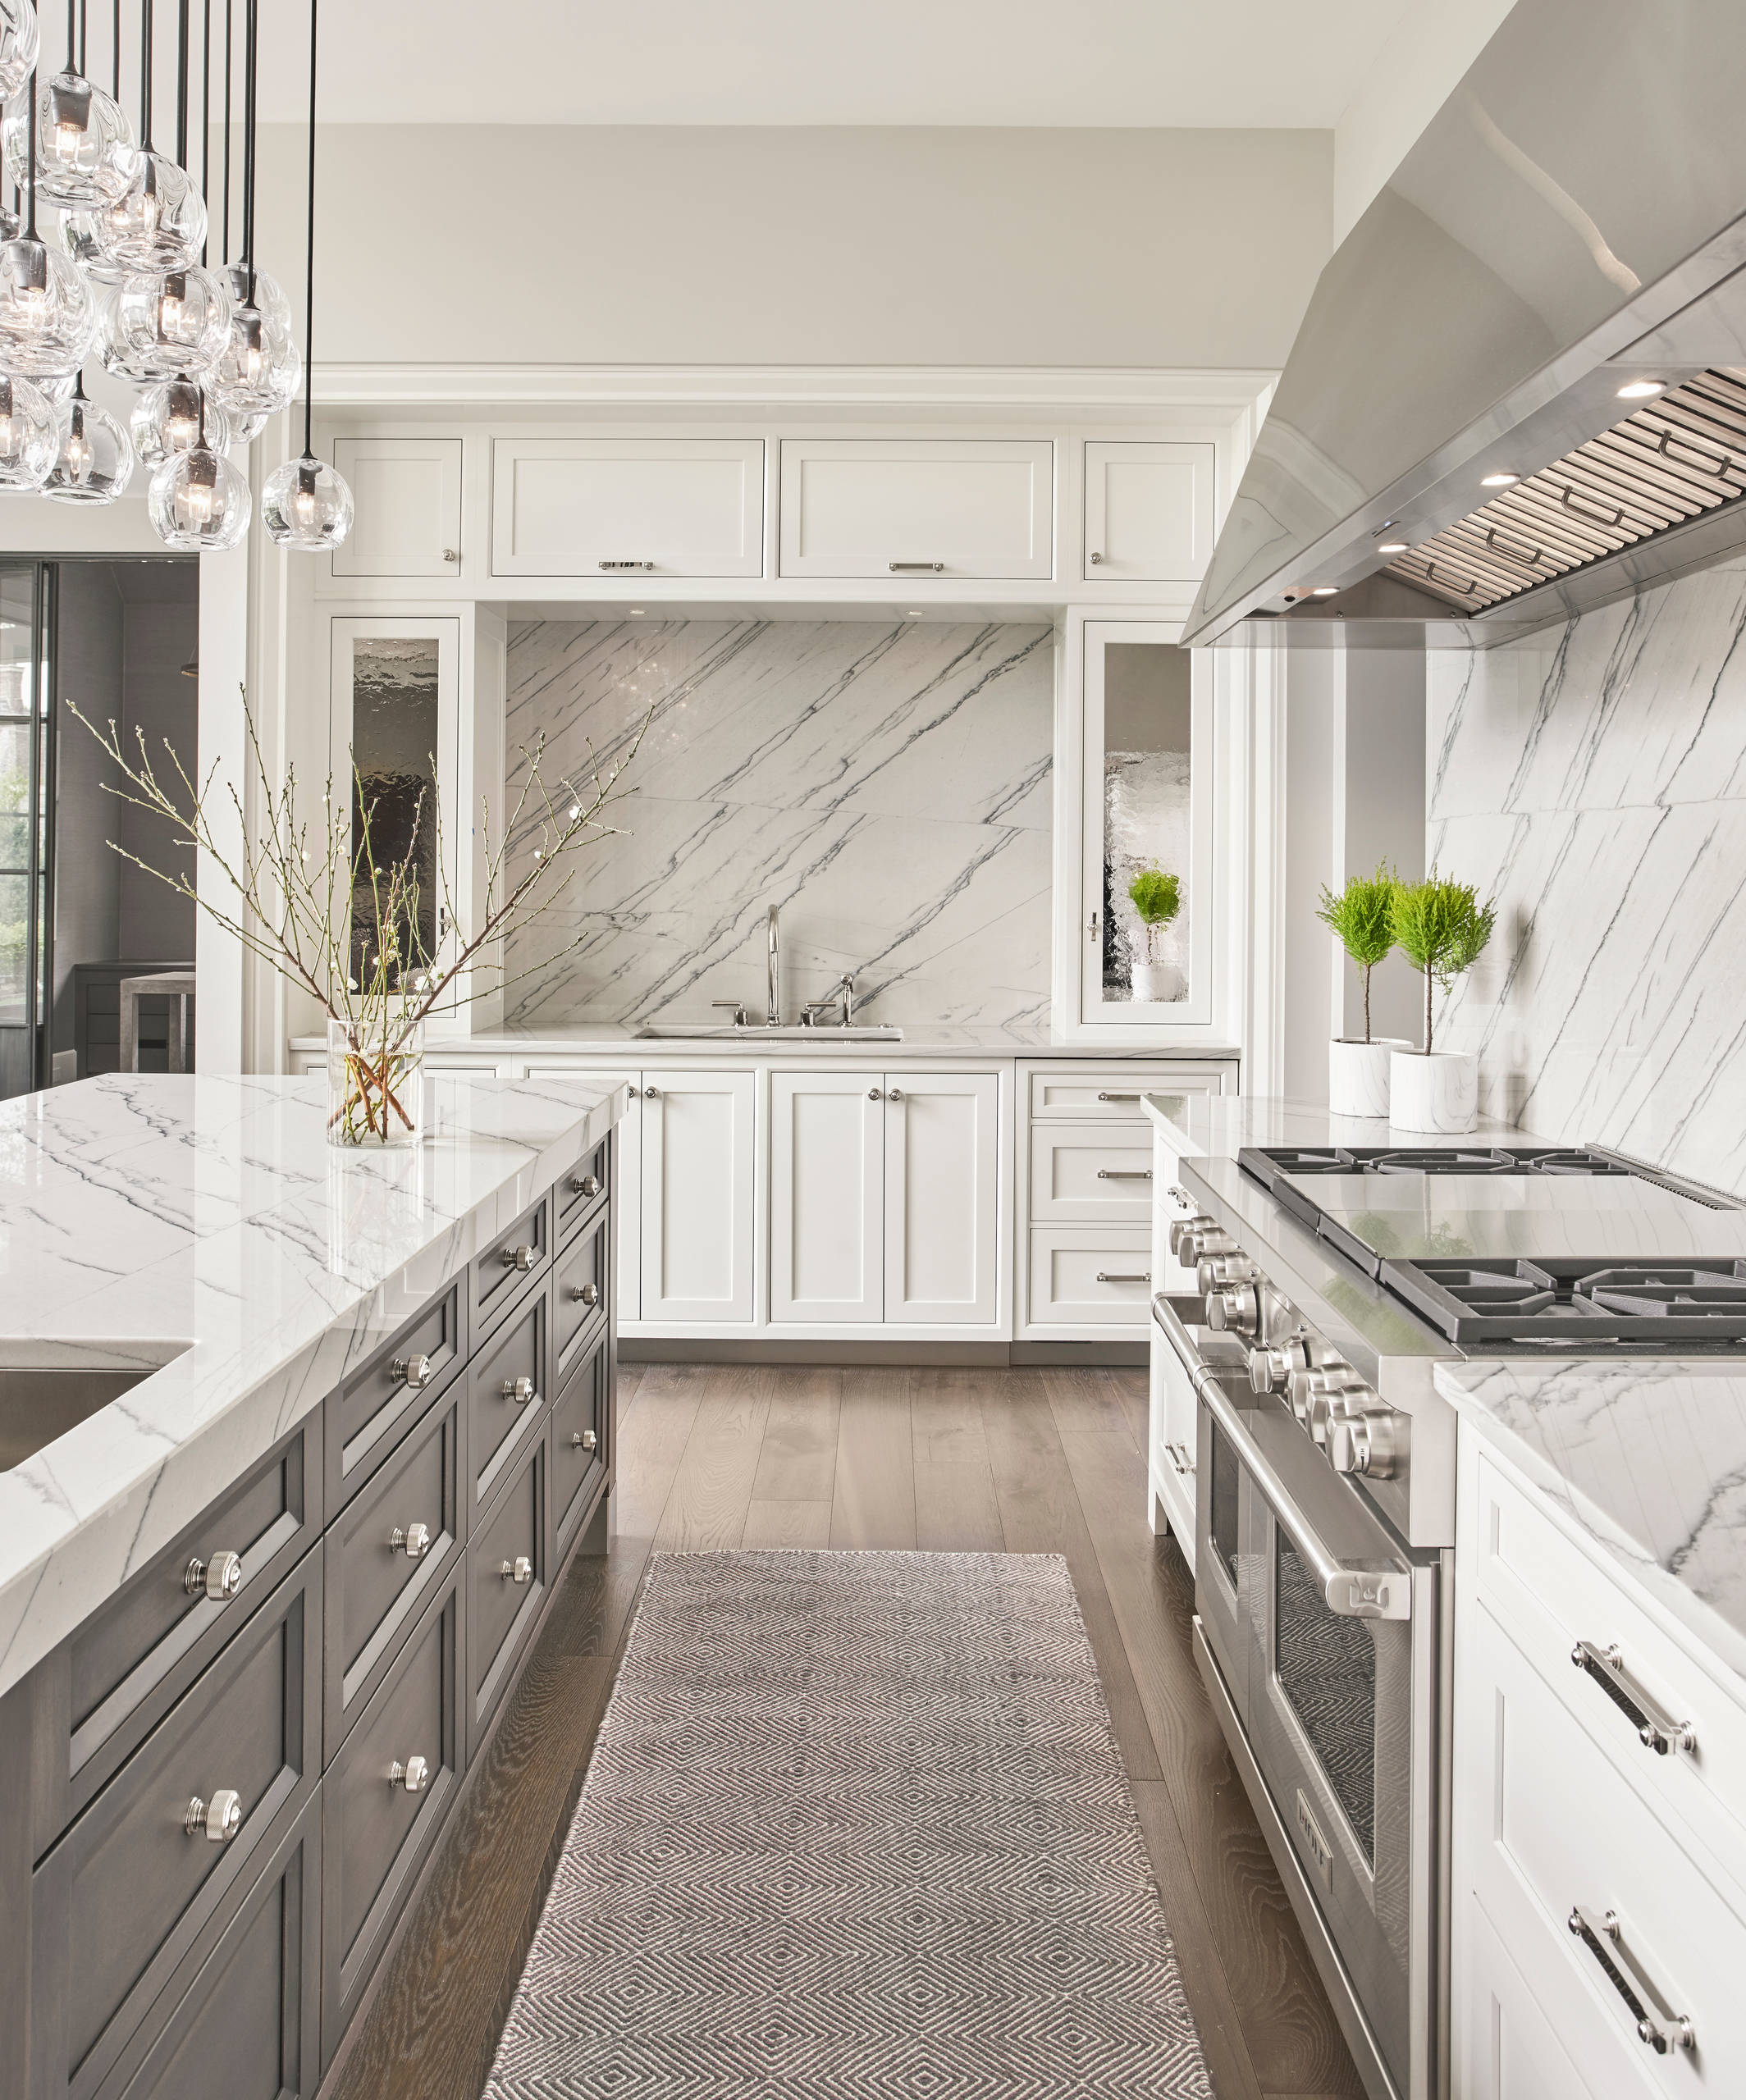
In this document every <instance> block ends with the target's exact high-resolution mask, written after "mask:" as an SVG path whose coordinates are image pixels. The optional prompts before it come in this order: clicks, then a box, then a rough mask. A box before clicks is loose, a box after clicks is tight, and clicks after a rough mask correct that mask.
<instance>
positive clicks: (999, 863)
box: [507, 619, 1054, 1028]
mask: <svg viewBox="0 0 1746 2100" xmlns="http://www.w3.org/2000/svg"><path fill="white" fill-rule="evenodd" d="M639 732H640V733H641V739H642V741H641V743H640V745H639V746H638V748H637V751H636V755H635V757H634V759H633V760H632V762H631V764H630V765H629V768H628V771H627V772H626V773H625V774H624V777H623V778H622V780H621V781H620V782H619V788H621V789H622V790H623V791H624V792H623V794H622V798H621V799H619V800H616V801H614V803H613V804H612V806H611V807H610V810H608V812H607V820H608V821H609V822H610V824H612V825H613V826H614V827H615V830H614V832H613V833H612V834H611V835H609V836H606V837H603V838H601V839H600V840H599V841H598V842H596V843H595V844H593V845H591V846H590V847H587V849H586V851H585V853H584V855H583V859H582V860H581V861H580V862H579V863H578V877H577V880H576V883H575V884H574V888H573V889H572V890H571V892H570V893H569V894H568V895H566V896H565V897H564V899H563V900H562V902H560V903H559V904H557V905H556V906H554V907H553V908H552V909H551V911H548V912H547V913H546V914H545V915H543V916H542V918H541V919H540V920H539V921H538V922H537V924H535V925H534V926H533V927H532V929H530V930H529V931H528V933H527V934H526V935H525V936H524V937H523V938H519V940H517V941H516V942H514V943H512V944H511V950H510V956H509V966H510V971H511V974H512V975H513V976H514V977H515V978H517V979H519V984H516V985H515V986H514V987H512V988H511V989H510V993H509V994H508V998H509V1011H510V1016H511V1017H512V1018H513V1019H514V1020H518V1021H519V1022H523V1023H532V1024H536V1025H581V1026H583V1027H587V1026H588V1025H596V1024H601V1023H606V1024H614V1023H628V1024H631V1025H635V1024H637V1023H640V1022H643V1021H647V1020H656V1019H660V1020H670V1019H671V1018H673V1017H674V1016H675V1015H678V1016H681V1017H688V1016H691V1015H693V1014H699V1013H702V1014H707V1013H708V1012H709V1011H710V1002H711V1000H712V999H738V1000H743V1001H744V1002H746V1004H747V1007H748V1009H749V1010H751V1011H762V1010H763V1006H764V998H765V953H764V919H765V913H766V910H767V908H768V907H769V906H770V905H772V904H774V905H777V906H780V907H781V911H782V915H783V953H784V994H785V996H784V1011H788V1012H790V1013H798V1011H799V1008H800V1006H801V1004H802V1002H804V1001H806V1000H809V999H822V998H826V997H828V996H829V994H830V990H831V988H832V986H833V985H834V983H835V982H836V980H837V979H838V978H839V977H840V976H841V975H843V972H844V971H852V972H853V973H854V975H855V976H856V978H857V984H858V988H859V993H860V999H861V1004H862V1010H863V1011H864V1013H865V1016H866V1019H867V1020H872V1021H896V1022H901V1023H903V1024H904V1025H919V1024H939V1025H945V1026H948V1027H972V1028H974V1027H981V1026H989V1025H994V1026H1004V1025H1013V1024H1017V1025H1026V1024H1037V1023H1046V1022H1047V1020H1048V1017H1049V955H1050V940H1051V905H1050V883H1051V857H1052V853H1053V841H1052V823H1053V815H1052V797H1053V793H1054V788H1053V781H1052V768H1053V764H1054V638H1053V633H1052V630H1051V629H1050V628H1049V627H1048V626H1047V625H1046V624H1043V625H1036V624H1030V623H1026V624H1022V625H1020V624H1016V623H989V622H965V623H962V624H936V623H932V622H907V621H896V622H894V621H890V620H816V621H807V620H779V621H760V620H719V619H718V620H685V619H669V620H657V619H646V620H631V619H626V620H616V621H615V620H562V621H550V620H547V621H532V622H526V623H517V624H515V625H514V626H513V627H512V628H511V630H510V647H509V699H508V721H507V742H508V746H509V751H510V794H511V796H512V797H514V795H515V794H516V793H517V792H519V783H520V782H521V781H522V779H523V778H524V767H525V760H524V758H523V753H524V752H525V751H528V749H530V748H531V747H532V746H533V744H534V742H535V740H536V738H537V737H543V739H544V754H543V760H542V764H543V765H544V768H545V769H546V773H547V774H548V775H549V776H552V777H564V778H579V779H581V780H583V782H586V781H587V779H588V778H590V777H591V776H592V769H593V767H594V766H595V765H596V763H597V764H598V765H599V766H600V767H601V770H602V772H603V773H604V772H605V771H606V770H607V769H610V767H611V766H612V765H614V764H615V762H616V761H617V760H619V758H620V757H621V756H624V754H625V752H626V751H627V750H628V747H629V746H630V744H631V742H633V739H634V738H635V737H637V736H638V733H639ZM536 845H537V838H536V836H535V834H534V831H533V829H532V828H531V827H529V826H528V825H525V824H524V825H523V828H522V829H521V830H520V831H519V833H517V834H516V835H515V837H514V838H513V839H512V842H511V851H510V872H511V874H512V876H514V875H516V874H520V873H521V872H523V871H524V870H525V869H526V868H527V867H528V866H529V865H531V864H532V854H533V852H534V850H535V847H536Z"/></svg>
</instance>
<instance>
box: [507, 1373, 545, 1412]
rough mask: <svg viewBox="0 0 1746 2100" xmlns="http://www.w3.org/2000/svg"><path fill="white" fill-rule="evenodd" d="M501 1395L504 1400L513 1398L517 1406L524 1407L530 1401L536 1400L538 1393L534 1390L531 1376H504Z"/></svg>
mask: <svg viewBox="0 0 1746 2100" xmlns="http://www.w3.org/2000/svg"><path fill="white" fill-rule="evenodd" d="M503 1397H504V1398H505V1399H506V1400H514V1403H515V1404H516V1406H517V1407H519V1408H524V1407H526V1406H528V1404H529V1403H530V1402H532V1401H534V1400H537V1399H538V1398H539V1395H538V1394H537V1392H536V1391H535V1390H534V1389H533V1381H532V1379H531V1378H505V1380H504V1381H503Z"/></svg>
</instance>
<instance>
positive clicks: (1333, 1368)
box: [1286, 1362, 1366, 1444]
mask: <svg viewBox="0 0 1746 2100" xmlns="http://www.w3.org/2000/svg"><path fill="white" fill-rule="evenodd" d="M1364 1390H1366V1388H1365V1386H1364V1381H1363V1380H1362V1379H1361V1378H1360V1376H1359V1375H1358V1373H1357V1372H1355V1370H1353V1368H1352V1367H1351V1364H1349V1363H1338V1362H1336V1363H1323V1364H1318V1365H1316V1366H1315V1367H1314V1368H1311V1369H1304V1370H1296V1371H1293V1372H1291V1374H1290V1376H1288V1377H1287V1381H1286V1397H1287V1399H1288V1400H1290V1402H1291V1412H1292V1413H1293V1414H1295V1415H1296V1418H1297V1419H1298V1421H1299V1422H1300V1424H1301V1425H1302V1427H1304V1428H1305V1429H1307V1430H1308V1431H1309V1432H1310V1435H1311V1436H1314V1438H1315V1440H1316V1442H1317V1443H1318V1444H1319V1443H1320V1442H1321V1441H1322V1439H1323V1433H1325V1431H1326V1427H1327V1422H1328V1406H1327V1404H1328V1399H1330V1397H1331V1396H1332V1395H1334V1394H1336V1393H1351V1392H1357V1393H1362V1392H1364ZM1318 1425H1319V1427H1318Z"/></svg>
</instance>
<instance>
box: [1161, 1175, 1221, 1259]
mask: <svg viewBox="0 0 1746 2100" xmlns="http://www.w3.org/2000/svg"><path fill="white" fill-rule="evenodd" d="M1170 1193H1171V1194H1172V1195H1173V1196H1176V1195H1180V1194H1182V1191H1181V1190H1180V1189H1172V1190H1171V1192H1170ZM1211 1230H1214V1226H1213V1221H1212V1220H1211V1218H1209V1217H1208V1216H1207V1214H1206V1212H1204V1211H1193V1212H1190V1214H1189V1215H1188V1217H1173V1218H1172V1219H1171V1221H1170V1233H1169V1239H1170V1251H1171V1253H1172V1254H1180V1253H1182V1242H1183V1241H1184V1240H1185V1239H1186V1238H1187V1237H1188V1235H1189V1234H1190V1233H1191V1232H1209V1231H1211Z"/></svg>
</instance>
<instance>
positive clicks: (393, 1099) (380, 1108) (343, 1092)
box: [327, 1016, 424, 1151]
mask: <svg viewBox="0 0 1746 2100" xmlns="http://www.w3.org/2000/svg"><path fill="white" fill-rule="evenodd" d="M423 1127H424V1024H423V1021H417V1022H414V1024H412V1025H410V1026H408V1025H406V1024H405V1023H404V1022H402V1021H400V1020H398V1019H395V1018H394V1017H392V1016H387V1017H384V1018H383V1019H382V1020H380V1021H379V1023H378V1025H377V1028H376V1029H368V1030H365V1029H358V1028H356V1027H354V1025H353V1024H352V1023H350V1022H349V1021H343V1020H332V1019H331V1018H330V1019H329V1020H328V1023H327V1142H328V1143H329V1144H331V1145H336V1146H339V1147H341V1148H343V1149H345V1150H347V1151H367V1150H369V1149H372V1148H373V1149H375V1150H377V1151H381V1150H382V1149H383V1148H386V1147H390V1146H398V1145H414V1144H417V1143H418V1138H419V1135H420V1133H421V1132H422V1131H423Z"/></svg>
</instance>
